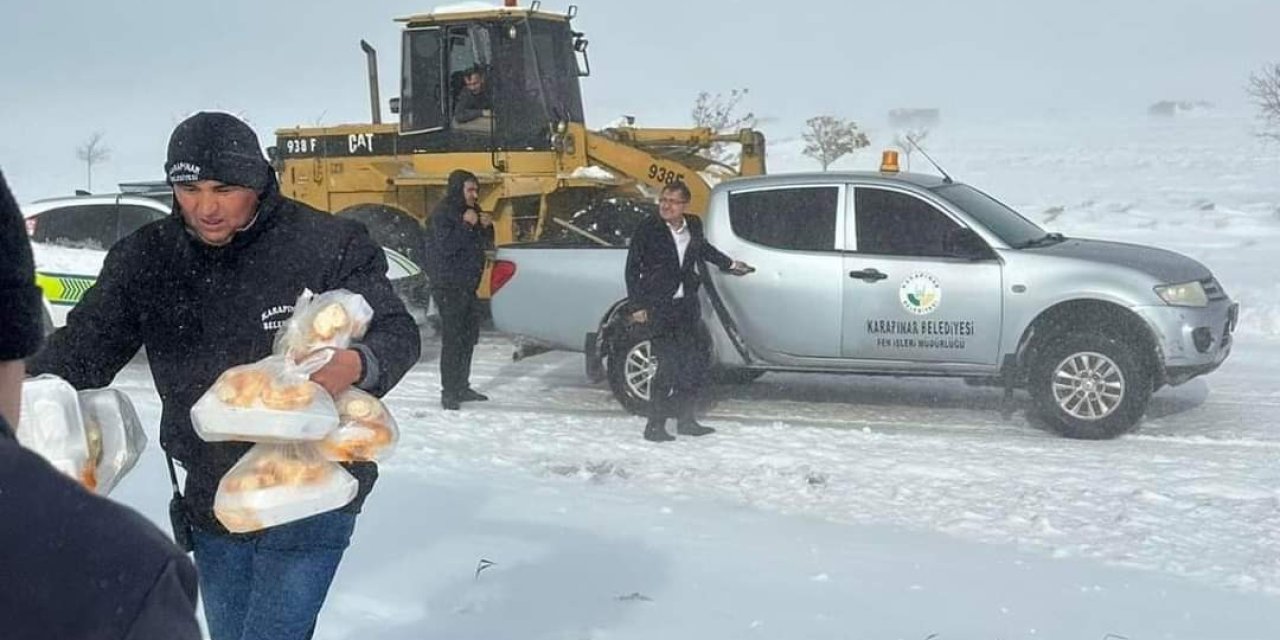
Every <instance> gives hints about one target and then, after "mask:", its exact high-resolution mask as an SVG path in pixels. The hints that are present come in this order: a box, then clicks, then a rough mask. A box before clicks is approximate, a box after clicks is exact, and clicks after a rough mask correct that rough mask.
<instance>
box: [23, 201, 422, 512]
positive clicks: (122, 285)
mask: <svg viewBox="0 0 1280 640" xmlns="http://www.w3.org/2000/svg"><path fill="white" fill-rule="evenodd" d="M386 270H387V263H386V257H385V256H384V254H383V252H382V250H381V249H380V248H379V247H378V245H377V244H375V243H374V242H373V241H372V240H371V239H370V238H369V234H368V232H367V231H366V230H365V228H364V227H363V226H362V225H361V224H360V223H358V222H354V221H351V220H346V219H342V218H337V217H335V216H331V215H329V214H326V213H323V212H320V211H317V210H315V209H312V208H311V207H309V206H307V205H305V204H303V203H300V202H297V201H294V200H290V199H288V198H285V197H283V196H282V195H281V194H280V193H279V189H278V187H277V186H276V184H275V181H274V178H272V179H271V181H270V184H269V185H268V187H267V189H266V191H265V192H263V194H262V195H261V198H260V203H259V206H258V211H257V212H256V217H255V218H254V222H253V223H252V224H251V225H250V226H249V227H248V228H247V229H245V230H242V231H240V232H239V233H237V234H236V235H235V236H233V237H232V239H231V241H230V242H229V243H228V244H227V245H224V246H219V247H215V246H210V245H207V244H205V243H203V242H201V241H200V240H199V239H198V238H197V237H196V236H195V235H194V233H192V232H191V231H190V230H188V229H187V227H186V225H185V223H184V222H183V220H182V216H181V215H180V214H179V213H178V212H177V211H176V209H175V213H174V215H172V216H170V217H169V218H168V219H165V220H159V221H156V222H153V223H151V224H149V225H147V226H144V227H142V228H141V229H139V230H138V231H137V232H135V233H134V234H132V235H131V236H129V237H127V238H125V239H124V240H122V241H120V242H118V243H117V244H116V245H115V246H114V247H112V248H111V250H110V251H109V252H108V253H107V257H106V260H105V262H104V264H103V267H102V272H101V274H100V276H99V278H98V281H97V283H96V284H94V286H93V287H92V288H90V289H89V291H88V292H86V293H85V296H84V298H83V299H82V301H81V302H80V304H79V305H77V306H76V307H75V308H74V309H72V311H71V312H70V313H69V314H68V316H67V326H66V327H64V328H63V329H60V330H59V331H57V332H56V333H54V334H53V335H52V336H51V337H50V339H49V342H48V345H47V347H46V348H45V349H44V350H43V351H41V352H40V353H39V354H37V355H36V357H35V358H33V359H32V360H30V361H29V362H28V369H29V370H30V371H31V372H32V373H33V374H35V373H52V374H55V375H58V376H60V377H62V378H64V379H66V380H67V381H68V382H70V383H71V384H72V385H73V386H74V387H76V388H77V389H92V388H98V387H104V386H106V385H108V384H110V382H111V380H112V378H114V377H115V375H116V372H118V371H119V370H120V369H121V368H122V367H123V366H124V365H125V364H126V363H127V362H128V361H129V360H130V359H131V358H132V357H133V356H134V354H136V353H137V352H138V349H139V347H146V351H147V360H148V362H149V363H150V366H151V374H152V377H153V378H154V380H155V385H156V390H157V391H158V392H159V394H160V400H161V402H162V403H163V413H162V417H161V425H160V443H161V445H162V446H163V447H164V450H165V451H166V452H167V453H169V454H170V455H171V456H173V457H174V458H175V459H177V460H178V461H180V462H182V463H183V466H184V467H185V468H186V470H187V480H186V498H187V500H186V505H187V508H188V510H189V511H190V512H191V515H192V518H193V522H194V523H195V524H196V525H197V526H200V527H201V528H204V529H207V530H211V531H215V532H219V533H225V532H226V530H225V528H223V527H222V525H221V524H220V523H218V522H217V520H216V519H215V518H214V517H213V509H212V506H213V498H214V494H215V492H216V491H217V485H218V481H219V480H220V479H221V477H222V476H223V474H224V473H226V471H227V470H228V469H230V468H231V466H232V465H234V464H235V463H236V462H237V461H238V460H239V459H240V457H241V456H242V455H243V454H244V453H245V452H246V451H248V450H249V448H250V447H251V446H252V443H247V442H216V443H211V442H204V441H203V440H201V439H200V438H199V437H198V436H197V435H196V434H195V431H194V430H193V428H192V424H191V407H192V405H194V404H195V402H196V401H197V400H198V399H199V398H200V396H201V395H202V394H203V393H204V392H205V391H206V390H207V389H208V388H209V387H210V386H211V385H212V384H213V383H214V381H215V380H217V378H218V376H219V375H221V374H222V372H223V371H226V370H227V369H228V368H230V367H233V366H236V365H242V364H247V363H250V362H254V361H257V360H260V359H262V358H264V357H266V356H268V355H270V354H271V347H272V341H273V338H274V335H275V332H276V329H277V328H278V327H279V326H280V325H281V324H282V323H283V321H284V320H287V319H288V318H289V316H290V315H291V314H292V312H293V305H294V303H295V302H296V300H297V298H298V295H299V294H301V293H302V291H303V289H311V290H312V291H314V292H316V293H320V292H324V291H328V290H331V289H348V290H350V291H352V292H355V293H359V294H362V295H363V296H364V297H365V299H366V300H367V301H368V302H369V305H370V306H371V307H372V308H373V311H374V316H373V321H372V322H371V323H370V325H369V328H368V331H367V333H366V335H365V337H364V338H363V339H362V341H361V344H358V345H353V346H354V347H355V348H357V350H359V351H360V352H361V354H362V360H364V361H365V367H364V379H362V380H361V381H359V382H358V383H357V386H359V387H361V388H363V389H365V390H366V391H369V392H371V393H373V394H374V395H378V396H381V395H383V394H385V393H386V392H387V391H389V390H390V389H391V387H392V386H394V385H395V384H396V382H398V381H399V380H400V378H401V377H402V376H403V375H404V374H405V372H406V371H408V370H409V368H410V367H412V366H413V364H414V363H415V362H417V360H418V353H419V349H420V344H419V338H418V329H417V326H416V325H415V323H414V321H413V318H412V317H411V316H410V315H409V314H408V312H406V311H405V309H404V305H403V304H402V303H401V302H400V300H399V298H397V297H396V295H395V293H394V292H393V291H392V289H391V283H390V282H389V281H388V280H387V277H386ZM346 466H347V468H348V470H350V471H351V472H352V474H353V475H355V476H356V478H357V479H358V480H359V481H360V493H359V494H358V495H357V497H356V499H355V500H354V501H352V503H351V504H350V505H348V507H346V509H348V510H351V511H359V509H360V506H361V504H362V503H363V500H364V498H365V496H366V495H367V494H368V492H369V490H370V489H371V488H372V487H373V483H374V480H375V479H376V478H377V466H376V465H374V464H373V463H354V464H349V465H346Z"/></svg>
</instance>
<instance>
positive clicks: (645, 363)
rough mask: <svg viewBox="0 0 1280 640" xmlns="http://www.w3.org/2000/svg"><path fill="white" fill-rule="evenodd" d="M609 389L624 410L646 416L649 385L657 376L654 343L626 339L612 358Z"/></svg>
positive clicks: (631, 336) (633, 337)
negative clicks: (655, 375)
mask: <svg viewBox="0 0 1280 640" xmlns="http://www.w3.org/2000/svg"><path fill="white" fill-rule="evenodd" d="M608 368H609V389H610V390H611V391H613V397H614V398H617V400H618V403H619V404H621V405H622V408H624V409H626V410H627V411H628V412H630V413H632V414H635V415H644V414H645V413H646V410H647V408H648V406H649V384H650V383H651V382H653V376H654V374H656V373H657V372H658V360H657V358H655V357H654V355H653V343H652V342H650V341H649V339H648V338H644V337H643V336H640V335H638V334H635V333H630V332H629V333H628V334H626V335H625V336H623V337H622V338H621V339H620V340H619V341H618V343H617V344H616V345H615V347H614V349H613V351H612V352H611V353H610V354H609V362H608Z"/></svg>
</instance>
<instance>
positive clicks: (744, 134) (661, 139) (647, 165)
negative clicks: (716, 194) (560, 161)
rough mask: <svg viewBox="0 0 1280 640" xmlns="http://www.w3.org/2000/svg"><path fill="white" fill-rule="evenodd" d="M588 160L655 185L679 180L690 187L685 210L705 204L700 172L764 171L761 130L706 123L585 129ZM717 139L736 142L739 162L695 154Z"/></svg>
mask: <svg viewBox="0 0 1280 640" xmlns="http://www.w3.org/2000/svg"><path fill="white" fill-rule="evenodd" d="M586 140H587V144H586V147H587V148H586V152H587V160H588V162H589V163H590V164H599V165H602V166H605V167H608V168H609V169H611V170H613V171H615V172H617V173H619V174H621V175H624V176H626V177H628V178H631V179H633V180H636V181H637V182H639V183H642V184H645V185H648V186H649V187H652V188H653V189H654V190H657V189H661V188H662V187H663V186H664V185H666V184H668V183H670V182H674V181H676V180H679V181H681V182H684V183H685V185H687V186H688V187H689V192H690V195H691V198H690V200H689V212H690V213H693V214H697V215H701V214H702V213H703V212H704V211H706V210H707V204H708V198H709V197H710V195H711V187H712V186H714V185H712V184H710V183H708V181H707V178H706V177H704V176H703V174H702V173H701V172H703V171H705V170H707V169H710V168H712V167H720V168H722V169H724V170H726V175H727V176H747V175H759V174H763V173H764V172H765V144H764V134H762V133H761V132H759V131H755V130H753V129H742V130H740V131H738V132H737V133H733V134H716V133H715V132H713V131H712V130H711V129H708V128H706V127H700V128H694V129H637V128H633V127H620V128H614V129H605V130H604V131H599V132H594V131H587V132H586ZM718 142H728V143H736V144H739V145H740V146H741V148H742V152H741V160H740V163H739V166H738V167H732V166H729V165H724V164H721V163H719V162H716V161H714V160H711V159H709V158H706V157H704V156H701V155H699V154H698V152H699V151H701V150H703V149H707V148H709V147H711V145H713V144H715V143H718Z"/></svg>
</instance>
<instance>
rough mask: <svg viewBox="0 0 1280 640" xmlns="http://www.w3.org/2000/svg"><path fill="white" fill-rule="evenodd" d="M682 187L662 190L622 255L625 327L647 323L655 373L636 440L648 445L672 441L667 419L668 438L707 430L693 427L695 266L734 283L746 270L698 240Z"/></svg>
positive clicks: (698, 360) (697, 354) (700, 348)
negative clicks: (627, 311)
mask: <svg viewBox="0 0 1280 640" xmlns="http://www.w3.org/2000/svg"><path fill="white" fill-rule="evenodd" d="M689 198H690V193H689V187H687V186H685V185H684V183H681V182H673V183H671V184H668V185H667V186H666V187H664V188H663V189H662V195H661V197H660V198H659V199H658V215H657V216H652V217H649V218H646V219H645V220H644V221H642V222H641V223H640V224H639V225H638V226H637V227H636V231H635V233H634V234H633V235H632V237H631V245H630V248H629V249H628V250H627V272H626V278H627V298H628V300H629V301H630V302H631V304H632V305H633V306H634V307H635V308H636V310H635V311H633V312H632V315H631V319H632V320H633V321H634V322H638V323H642V324H644V323H647V324H648V327H649V331H650V336H651V344H652V347H653V353H654V356H655V357H656V358H657V360H658V371H657V373H655V374H654V377H653V380H651V381H650V383H649V407H650V408H649V420H648V422H647V423H646V424H645V428H644V437H645V439H646V440H650V441H653V442H665V441H668V440H674V439H675V438H674V437H673V436H672V435H671V434H670V433H668V432H667V428H666V422H667V418H670V417H674V418H676V433H678V434H680V435H687V436H704V435H707V434H709V433H713V432H715V429H712V428H710V427H704V426H702V425H700V424H698V423H697V421H696V420H694V415H693V414H694V410H695V409H696V408H697V401H698V387H699V385H700V383H701V381H702V375H703V366H704V364H705V363H704V361H703V357H702V354H703V353H704V351H705V349H704V345H703V344H702V340H703V335H702V331H701V330H700V327H699V326H698V323H699V322H700V318H701V315H700V310H699V307H698V287H699V285H700V284H701V281H700V279H699V278H700V269H701V267H699V265H700V264H701V263H703V262H709V263H711V264H714V265H716V266H717V267H720V269H721V270H724V271H728V272H730V273H733V274H734V275H746V274H747V273H750V272H751V271H752V269H751V267H750V266H748V265H746V264H745V263H742V262H737V261H734V260H732V259H730V258H729V256H726V255H725V254H723V253H721V252H720V250H719V249H717V248H715V246H714V245H712V244H711V243H710V242H707V239H706V236H704V235H703V233H702V221H701V220H699V219H698V217H697V216H691V215H686V214H685V208H686V207H687V206H688V205H689Z"/></svg>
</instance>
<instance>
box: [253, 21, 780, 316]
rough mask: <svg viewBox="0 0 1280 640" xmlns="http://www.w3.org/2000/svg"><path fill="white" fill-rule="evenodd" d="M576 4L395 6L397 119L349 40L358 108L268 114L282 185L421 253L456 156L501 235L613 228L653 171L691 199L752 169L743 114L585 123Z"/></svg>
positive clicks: (532, 236)
mask: <svg viewBox="0 0 1280 640" xmlns="http://www.w3.org/2000/svg"><path fill="white" fill-rule="evenodd" d="M576 15H577V8H576V7H574V6H570V7H569V9H568V10H567V11H566V12H565V13H556V12H549V11H545V10H542V9H541V7H540V3H539V2H533V3H532V4H531V5H529V6H525V7H521V6H515V1H514V0H505V3H504V5H502V6H494V7H492V8H484V7H480V8H475V3H471V4H469V5H466V6H465V7H456V8H441V9H437V10H435V11H432V12H429V13H424V14H420V15H412V16H408V17H405V18H399V19H398V22H401V23H403V24H404V32H403V35H402V40H401V44H402V48H401V75H400V78H401V82H400V95H399V97H397V98H392V99H391V101H390V103H391V104H390V107H391V112H392V113H393V114H396V115H398V117H399V122H398V123H387V124H384V123H382V121H381V120H382V119H381V101H380V99H379V97H378V81H377V54H376V52H375V51H374V49H373V47H371V46H369V44H368V43H367V42H364V41H361V47H362V48H363V49H364V51H365V54H366V56H367V57H368V65H369V88H370V102H371V107H372V115H373V117H372V122H371V123H369V124H348V125H338V126H331V127H295V128H287V129H280V130H278V131H277V132H276V143H275V146H274V147H273V148H272V149H269V153H270V155H271V158H272V162H273V165H274V166H275V168H276V170H277V171H278V173H279V179H280V186H281V189H282V191H283V192H284V193H285V194H286V195H288V196H290V197H293V198H296V199H299V200H302V201H304V202H306V203H308V204H310V205H312V206H314V207H316V208H319V209H322V210H325V211H330V212H333V213H335V214H337V215H340V216H347V217H351V218H354V219H357V220H360V221H361V222H363V223H364V224H365V225H366V226H367V227H368V228H369V230H370V233H371V234H372V235H373V237H374V239H375V240H377V241H378V242H380V243H381V244H382V245H383V246H386V247H389V248H391V249H394V250H396V251H398V252H400V253H402V254H404V255H405V256H407V257H408V258H409V259H411V260H413V261H414V262H416V263H418V264H419V265H422V264H423V263H424V259H425V256H424V255H423V251H425V248H424V245H423V241H422V233H423V224H424V223H425V221H426V218H427V217H428V216H429V215H430V211H431V209H432V207H433V206H434V205H435V203H436V202H437V201H438V200H439V199H440V198H442V197H443V196H444V192H445V185H446V183H447V177H448V175H449V173H450V172H451V171H453V170H454V169H466V170H468V171H471V172H472V173H474V174H476V176H477V177H478V178H479V181H480V206H481V208H482V209H483V210H484V211H487V212H490V213H491V214H492V215H493V218H494V227H495V241H496V243H497V244H499V245H501V244H507V243H519V242H533V241H549V240H552V239H555V238H562V239H563V238H575V239H578V240H580V241H584V242H596V243H606V244H612V243H616V242H619V241H621V240H622V239H623V238H624V237H625V236H626V235H628V234H629V229H628V228H627V227H628V226H629V225H631V224H634V218H635V216H636V215H637V212H643V211H644V210H645V207H646V206H648V207H652V206H653V205H652V200H653V195H654V193H655V192H656V191H657V190H658V189H659V188H660V187H661V186H662V185H663V184H665V183H669V182H672V181H676V180H680V181H683V182H684V183H685V184H687V185H688V186H689V189H690V191H691V192H692V196H693V197H692V200H691V202H690V207H689V210H690V211H691V212H692V213H701V212H703V211H705V209H706V206H707V199H708V196H709V192H710V189H711V186H712V182H714V181H715V180H716V179H718V177H721V176H736V175H754V174H760V173H764V171H765V141H764V136H763V135H762V134H761V133H760V132H759V131H755V130H752V129H742V130H739V131H737V132H733V133H727V134H726V133H719V132H716V131H712V130H711V129H709V128H705V127H700V128H688V129H647V128H638V127H634V126H630V124H628V125H625V126H617V127H611V128H606V129H603V130H600V131H591V130H588V129H587V128H586V126H585V124H584V117H583V105H582V94H581V90H580V86H579V81H580V78H583V77H586V76H588V75H590V72H591V67H590V60H589V59H588V57H587V39H586V37H585V36H584V34H583V33H581V32H579V31H575V30H574V29H573V27H572V22H573V20H574V18H575V16H576ZM475 75H479V76H481V79H482V81H483V82H482V84H483V85H484V87H483V93H484V99H485V102H486V104H485V105H484V106H486V107H488V108H487V109H484V110H483V111H482V112H481V114H480V115H479V116H475V114H474V113H472V114H471V115H472V116H473V117H470V118H469V119H467V121H465V122H464V121H463V120H462V118H461V116H460V113H457V112H455V111H457V107H458V103H459V99H460V98H461V97H462V96H463V93H464V92H467V91H471V88H469V87H468V86H467V82H468V80H469V76H475ZM470 79H471V80H472V81H474V80H475V78H474V77H472V78H470ZM473 106H474V105H473ZM726 143H728V144H736V145H738V146H739V149H738V150H739V153H738V160H737V162H736V163H735V164H736V166H729V165H726V164H722V163H719V162H716V161H714V160H711V159H709V158H708V157H706V156H705V155H704V154H703V153H702V152H704V151H705V150H707V149H709V148H711V147H712V146H713V145H722V144H726ZM487 283H488V279H487V278H486V279H484V284H482V285H481V289H480V292H479V293H480V294H481V296H482V297H487V294H488V291H487V288H488V284H487Z"/></svg>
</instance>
